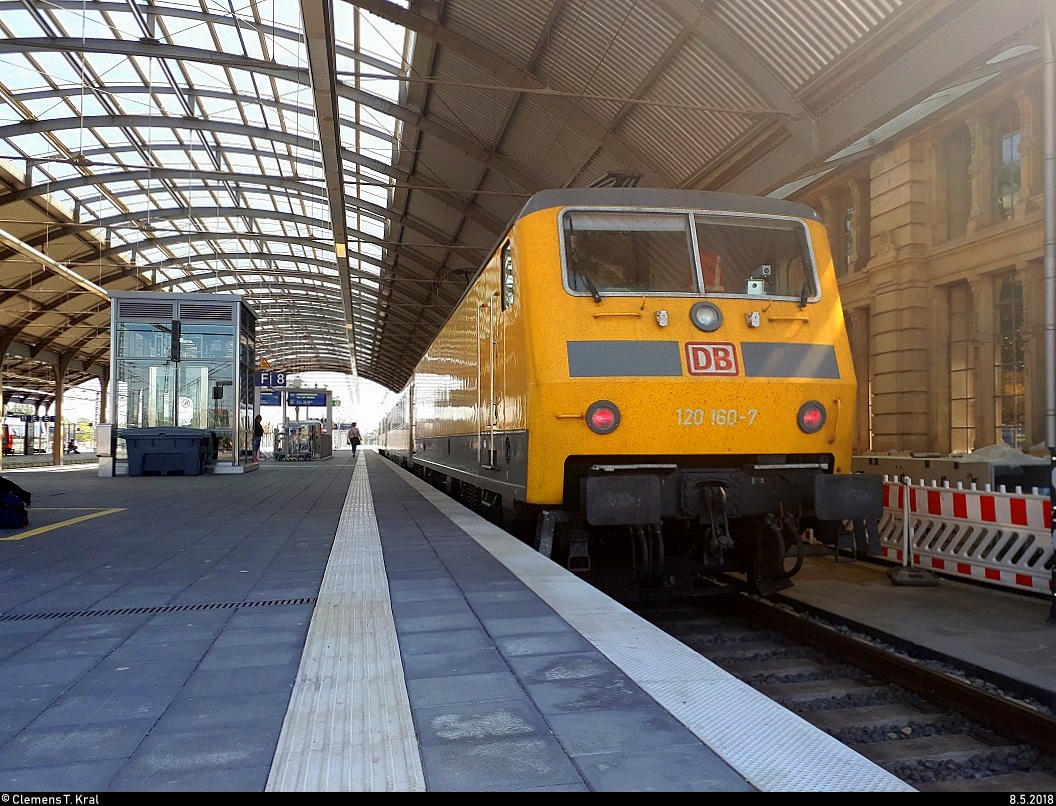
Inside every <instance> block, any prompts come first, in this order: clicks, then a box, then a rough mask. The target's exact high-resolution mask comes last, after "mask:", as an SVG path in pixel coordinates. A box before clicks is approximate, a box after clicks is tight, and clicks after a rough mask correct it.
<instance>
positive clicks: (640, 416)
mask: <svg viewBox="0 0 1056 806" xmlns="http://www.w3.org/2000/svg"><path fill="white" fill-rule="evenodd" d="M855 390H856V384H855V377H854V371H853V368H852V364H851V354H850V348H849V346H848V342H847V336H846V331H845V326H844V319H843V312H842V309H841V306H840V298H839V292H838V290H837V285H836V277H835V274H834V271H833V266H832V258H831V255H830V253H829V246H828V242H827V238H826V234H825V229H824V227H823V226H822V224H821V223H820V220H819V218H818V216H817V214H816V213H815V212H814V211H813V210H811V209H810V208H809V207H807V206H805V205H801V204H797V203H793V202H787V201H781V200H775V199H769V198H762V197H753V196H739V195H733V194H725V193H710V192H702V191H681V190H661V189H647V188H582V189H564V190H547V191H543V192H540V193H538V194H536V195H535V196H533V197H532V198H531V199H530V200H529V201H528V203H527V204H526V205H525V206H524V208H523V209H522V210H521V211H520V213H519V214H518V215H517V216H516V218H515V219H514V220H513V222H512V223H511V224H510V226H509V228H508V229H507V231H506V232H505V234H504V235H503V236H502V238H501V239H500V240H499V242H498V244H497V246H496V248H495V249H494V251H493V253H492V255H491V257H490V258H489V259H488V260H487V261H486V262H485V264H484V265H483V266H482V267H481V269H480V270H479V272H478V274H477V275H476V277H475V279H474V280H473V282H472V283H471V284H470V286H469V288H468V289H467V291H466V293H465V295H464V296H463V298H462V300H461V302H460V303H459V305H458V306H457V308H456V310H455V312H454V314H453V315H452V316H451V318H450V320H449V321H448V322H447V324H446V326H445V327H444V328H443V330H442V331H441V333H440V334H439V335H438V337H437V338H436V339H435V341H434V342H433V343H432V345H431V347H430V348H429V350H428V351H427V353H426V354H425V356H424V357H423V359H422V360H421V361H420V362H419V364H418V366H417V368H416V370H415V372H414V375H413V377H412V379H411V381H410V383H409V384H408V386H407V388H405V389H404V390H403V392H402V393H401V395H400V396H399V397H398V399H397V403H396V405H395V407H394V408H393V409H392V410H391V411H390V412H389V413H388V414H387V415H386V417H385V418H384V419H383V421H382V424H381V428H380V434H379V441H380V447H381V452H382V454H383V455H385V456H388V457H389V458H391V459H393V460H395V461H397V462H399V463H401V464H403V465H404V466H406V467H408V468H411V469H413V470H414V472H416V473H419V474H420V475H422V476H423V477H424V478H426V479H427V480H429V481H431V482H432V483H434V484H436V485H437V486H441V487H442V488H443V489H445V490H447V491H448V492H449V493H450V494H452V495H454V496H456V497H457V498H459V499H460V500H462V501H463V502H465V503H466V504H468V505H470V506H473V507H475V508H477V509H479V510H482V511H484V512H486V513H490V514H492V515H493V516H494V518H495V519H496V520H498V519H499V516H500V514H501V516H502V521H503V522H504V523H505V524H506V525H508V526H512V527H514V528H515V529H516V528H517V527H519V526H521V527H523V526H524V525H526V524H527V525H529V526H530V532H528V533H524V532H523V530H522V536H525V537H527V536H528V534H530V535H531V539H532V540H534V542H535V545H536V547H537V548H538V549H539V550H540V551H542V552H544V553H546V554H548V555H549V556H552V557H554V559H555V560H558V561H560V562H563V563H565V564H566V565H567V566H568V567H569V568H570V569H572V570H587V569H589V568H590V557H591V551H592V547H593V545H594V542H595V541H601V540H604V541H605V543H606V545H611V544H612V542H613V535H615V534H620V535H626V545H627V548H628V552H627V556H628V558H629V559H630V560H631V561H632V562H633V567H634V569H635V572H636V574H637V577H638V579H639V580H640V581H641V582H642V583H644V584H656V585H661V584H666V583H667V582H668V581H669V580H673V579H675V578H676V577H678V578H681V579H684V578H686V576H687V575H689V576H693V575H709V574H714V573H717V572H720V571H733V572H743V573H745V574H746V575H747V578H748V579H749V580H750V581H751V583H752V584H753V586H754V588H755V589H756V590H758V591H761V592H764V593H770V592H773V591H776V590H779V589H781V588H783V587H787V586H788V585H789V584H790V583H789V582H788V579H789V578H790V577H791V576H792V575H793V574H794V573H795V572H796V571H797V570H798V568H799V565H800V563H801V559H802V543H801V535H802V534H803V532H804V530H805V528H806V527H807V526H811V527H813V528H814V529H816V530H822V531H828V532H829V537H832V534H833V532H832V530H834V529H838V528H847V527H848V524H855V525H856V526H861V527H863V528H864V526H865V525H866V524H868V523H869V522H871V521H873V520H875V519H876V518H878V517H879V516H880V514H881V510H882V504H881V487H880V483H879V482H880V479H879V477H875V476H862V475H852V474H851V472H850V467H851V438H852V432H853V422H852V419H853V418H852V412H853V410H854V400H855ZM862 533H863V532H862V530H861V529H859V534H862ZM602 536H604V537H602Z"/></svg>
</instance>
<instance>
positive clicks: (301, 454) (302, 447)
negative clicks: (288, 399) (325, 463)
mask: <svg viewBox="0 0 1056 806" xmlns="http://www.w3.org/2000/svg"><path fill="white" fill-rule="evenodd" d="M321 435H322V425H321V424H320V423H317V422H297V421H294V422H288V423H286V424H285V425H282V426H280V427H279V428H276V429H275V448H274V451H273V456H274V458H275V461H277V462H304V461H308V460H310V459H317V458H318V457H319V438H320V436H321Z"/></svg>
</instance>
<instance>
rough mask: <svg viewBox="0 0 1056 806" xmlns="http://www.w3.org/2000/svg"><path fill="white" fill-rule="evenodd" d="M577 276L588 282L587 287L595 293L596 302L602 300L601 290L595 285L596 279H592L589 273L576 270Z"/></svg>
mask: <svg viewBox="0 0 1056 806" xmlns="http://www.w3.org/2000/svg"><path fill="white" fill-rule="evenodd" d="M576 277H578V278H579V279H580V280H582V281H583V282H584V283H586V284H587V288H589V289H590V293H591V294H593V295H594V301H595V302H601V292H599V291H598V287H597V286H596V285H594V281H593V280H591V279H590V278H589V277H587V275H585V274H580V273H579V272H578V271H577V272H576Z"/></svg>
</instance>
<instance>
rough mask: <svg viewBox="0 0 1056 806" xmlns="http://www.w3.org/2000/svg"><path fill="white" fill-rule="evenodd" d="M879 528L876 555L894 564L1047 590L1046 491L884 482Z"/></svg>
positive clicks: (1049, 529) (1049, 525)
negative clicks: (879, 546) (879, 548)
mask: <svg viewBox="0 0 1056 806" xmlns="http://www.w3.org/2000/svg"><path fill="white" fill-rule="evenodd" d="M879 529H880V544H881V556H882V557H883V558H884V559H886V560H890V561H891V562H894V563H897V564H898V565H910V566H913V567H916V568H921V569H924V570H927V571H933V572H935V573H937V574H944V575H947V576H954V577H968V578H971V579H974V580H978V581H980V582H985V583H989V584H992V585H998V586H1002V587H1007V588H1014V589H1016V590H1021V591H1033V592H1037V593H1045V594H1047V593H1049V592H1050V591H1051V587H1052V585H1051V580H1052V566H1053V563H1054V562H1056V560H1054V551H1053V537H1052V503H1051V501H1050V499H1049V495H1048V493H1046V494H1044V495H1043V494H1041V493H1039V492H1038V491H1037V490H1036V489H1035V490H1032V491H1031V492H1029V493H1025V492H1023V491H1022V490H1021V489H1019V488H1016V491H1015V492H1007V491H1006V490H1005V488H1004V487H1001V488H999V489H998V491H997V492H994V491H992V490H990V489H989V486H988V485H987V486H986V487H985V488H984V489H981V490H979V489H976V488H975V485H972V487H971V488H969V489H963V488H962V487H961V486H960V485H959V484H958V485H957V486H955V487H950V486H949V484H944V485H942V486H940V485H939V484H938V483H937V482H928V483H925V482H923V481H921V482H917V483H913V482H911V481H905V480H900V479H897V478H891V477H889V476H885V477H884V514H883V516H882V517H881V519H880V524H879ZM907 550H908V556H909V562H906V561H905V558H906V556H907V554H906V552H907Z"/></svg>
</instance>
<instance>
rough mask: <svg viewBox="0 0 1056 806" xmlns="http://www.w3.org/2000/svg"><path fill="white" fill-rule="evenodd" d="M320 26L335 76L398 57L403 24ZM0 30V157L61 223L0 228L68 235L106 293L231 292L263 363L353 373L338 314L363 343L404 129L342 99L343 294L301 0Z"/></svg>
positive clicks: (55, 6) (53, 17) (151, 9)
mask: <svg viewBox="0 0 1056 806" xmlns="http://www.w3.org/2000/svg"><path fill="white" fill-rule="evenodd" d="M329 22H330V27H331V29H332V31H333V40H332V41H333V47H332V48H331V49H328V52H331V53H332V54H333V55H332V58H333V60H334V62H333V67H332V69H333V70H336V71H340V72H342V73H345V74H348V75H350V76H359V75H361V74H374V75H377V74H383V75H384V74H390V75H396V74H398V72H399V71H400V69H401V66H402V65H404V64H406V61H407V51H408V48H409V47H410V46H411V43H412V37H410V36H408V35H406V33H405V32H404V30H403V29H402V28H401V27H399V26H396V25H394V24H392V23H391V22H387V21H385V20H382V19H380V18H378V17H374V16H373V15H370V14H368V13H367V12H364V11H362V10H360V9H359V8H357V7H355V6H352V5H349V4H347V3H343V2H337V3H336V4H334V8H333V14H332V18H331V20H330V21H329ZM0 40H2V45H0V64H2V66H3V69H2V70H0V75H2V79H0V100H2V103H0V165H2V166H3V168H4V169H5V170H6V171H7V172H9V173H10V174H12V175H13V176H14V177H15V178H16V179H21V180H22V183H23V184H24V186H25V188H26V190H25V191H24V192H23V196H24V197H25V198H26V199H32V201H33V202H34V204H35V206H36V207H38V208H45V209H46V210H48V211H53V210H61V211H62V214H63V215H62V216H61V217H66V218H68V219H69V222H68V223H66V224H65V225H64V226H61V227H56V226H55V225H54V224H47V223H45V222H41V223H39V224H36V223H35V222H27V221H25V220H24V219H22V220H20V221H18V222H15V221H11V220H7V219H6V218H5V219H3V220H0V228H2V229H6V230H9V231H10V230H12V229H14V228H17V227H18V226H19V225H20V226H21V228H22V229H23V232H22V233H19V236H20V239H21V240H23V241H24V242H30V243H31V244H32V245H33V246H34V247H35V248H36V249H38V250H40V251H42V252H44V253H45V254H49V253H51V252H52V250H51V249H50V248H49V247H51V246H52V244H51V241H52V239H54V240H56V241H58V240H59V239H61V238H63V237H68V235H69V233H70V231H71V230H76V231H77V235H78V236H79V240H80V245H79V247H77V248H74V249H73V251H72V254H71V257H70V259H68V260H65V261H64V265H65V266H66V267H67V268H68V269H70V270H71V271H72V272H75V273H76V274H78V275H80V276H82V277H84V278H85V279H87V280H89V281H91V282H92V283H95V284H97V285H99V286H103V287H106V288H110V289H112V288H114V286H115V281H116V280H118V279H122V280H125V282H124V283H123V285H124V286H125V287H130V288H137V289H142V290H158V291H196V292H201V291H210V292H219V293H234V294H245V295H246V296H247V297H248V298H249V300H250V303H251V306H252V307H253V309H254V310H255V311H256V313H257V314H258V323H259V330H258V352H259V353H260V354H261V355H262V356H266V357H267V358H268V359H269V361H270V362H271V363H272V365H274V366H279V367H282V368H284V369H285V370H286V371H287V372H297V371H302V370H308V369H314V370H332V371H339V372H349V373H354V371H355V361H354V355H353V352H352V349H351V348H350V341H351V339H350V336H352V335H353V333H352V328H349V327H346V324H347V322H346V308H347V307H349V306H351V307H352V309H353V310H352V314H353V320H352V321H354V322H355V325H356V327H357V328H359V329H361V331H362V333H361V334H360V335H363V336H366V337H369V330H370V328H371V327H372V326H373V324H372V323H373V322H374V321H375V319H376V318H377V316H376V315H377V310H376V300H377V295H378V289H379V284H378V279H377V278H378V276H379V273H380V267H381V259H382V250H383V248H384V246H383V244H384V239H385V231H386V217H385V215H384V211H385V210H386V209H387V207H388V205H389V200H390V194H391V192H392V187H391V186H392V177H391V169H390V166H391V164H392V161H393V157H394V149H395V144H396V142H397V140H398V137H399V124H398V122H397V121H396V120H395V119H394V118H393V117H392V116H391V115H388V114H386V113H385V112H383V111H379V110H378V109H377V108H376V107H377V104H374V106H373V107H365V106H363V105H362V104H361V103H360V102H359V101H358V100H356V98H355V97H344V98H342V99H341V102H340V105H339V111H340V134H339V137H340V143H341V144H342V146H343V147H344V148H347V149H350V150H352V151H354V153H355V154H357V155H359V159H357V160H349V161H347V162H346V163H345V164H344V165H343V174H344V175H343V179H344V187H343V193H344V194H345V203H346V205H347V210H348V211H349V212H348V221H347V226H348V231H349V244H350V245H352V244H354V249H355V251H354V252H353V253H352V254H351V255H349V256H348V258H347V260H348V271H349V275H346V277H347V276H350V277H351V283H352V284H354V285H355V288H356V292H355V299H354V304H353V300H352V298H351V297H350V296H349V293H348V288H347V287H346V289H345V292H344V294H345V298H346V299H345V300H344V301H343V299H342V280H341V277H340V274H339V271H340V270H339V262H338V254H337V250H335V239H334V230H333V226H332V222H331V211H330V204H331V199H330V198H329V196H328V193H327V186H326V172H325V168H324V162H323V157H322V155H321V135H320V131H319V128H318V126H317V120H318V119H319V116H318V115H317V97H316V94H315V92H314V89H313V80H316V79H318V78H319V76H321V77H322V78H323V79H326V80H329V76H330V75H331V68H326V69H325V70H324V71H322V72H320V73H318V75H315V76H313V71H312V68H311V64H310V61H311V59H312V58H313V56H312V55H311V54H310V53H309V43H308V41H307V39H306V36H305V26H304V24H303V23H302V18H301V6H300V4H298V3H296V2H290V0H264V1H263V2H259V1H258V2H252V3H245V2H240V3H234V2H212V1H211V0H201V2H199V1H198V0H165V2H163V3H154V2H81V1H80V0H77V2H63V1H62V0H53V1H51V2H47V3H22V2H0ZM324 57H325V54H324ZM314 58H319V56H318V55H316V56H315V57H314ZM349 84H350V85H351V86H353V87H354V88H355V89H356V90H357V91H359V92H362V93H369V94H371V95H374V96H377V97H379V98H382V99H385V100H387V101H389V102H395V101H396V96H397V95H398V92H399V83H398V82H396V81H392V80H380V79H366V78H364V79H357V78H353V79H351V80H349ZM330 119H331V120H332V118H330ZM27 225H28V226H27ZM86 247H87V248H88V250H90V251H88V252H87V253H86ZM78 251H79V252H80V253H79V254H78ZM5 285H7V283H5ZM27 290H28V289H27ZM37 291H38V292H39V293H38V295H37V297H38V298H42V299H41V302H42V303H43V302H45V301H46V300H47V299H48V298H49V294H50V291H49V289H48V288H46V287H44V286H39V285H38V288H37ZM96 302H98V300H97V301H96ZM101 326H103V322H102V321H97V322H96V323H95V324H94V327H95V328H99V327H101ZM85 335H86V336H87V334H85Z"/></svg>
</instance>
